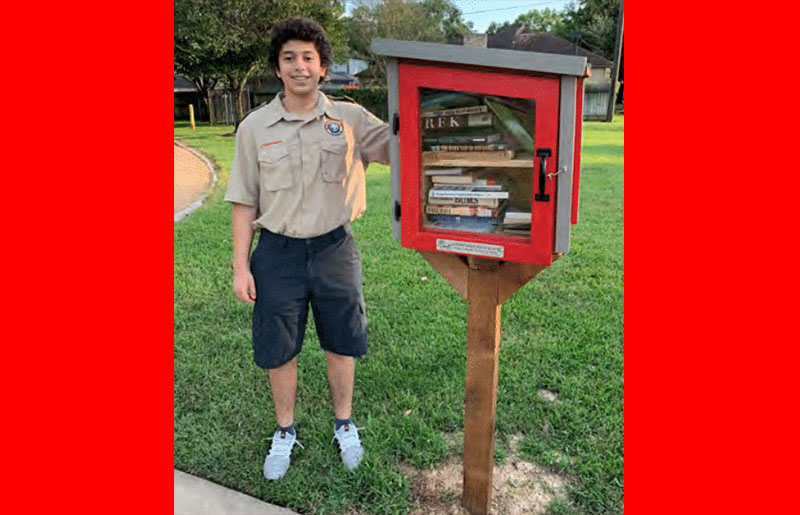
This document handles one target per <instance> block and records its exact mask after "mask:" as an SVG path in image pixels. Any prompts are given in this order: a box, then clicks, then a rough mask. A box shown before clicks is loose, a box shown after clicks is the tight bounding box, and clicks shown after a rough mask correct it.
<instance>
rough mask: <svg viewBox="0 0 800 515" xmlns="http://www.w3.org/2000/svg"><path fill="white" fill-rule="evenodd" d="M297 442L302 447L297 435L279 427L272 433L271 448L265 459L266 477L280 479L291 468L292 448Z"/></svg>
mask: <svg viewBox="0 0 800 515" xmlns="http://www.w3.org/2000/svg"><path fill="white" fill-rule="evenodd" d="M295 444H297V445H299V446H300V447H301V448H302V447H303V444H301V443H300V442H298V441H297V435H293V434H292V433H287V432H286V431H281V430H280V429H278V430H277V431H275V434H274V435H272V445H271V446H270V448H269V454H267V457H266V459H265V460H264V477H265V478H267V479H269V480H272V481H274V480H276V479H280V478H282V477H283V476H284V474H286V471H287V470H289V462H290V461H291V456H292V448H293V447H294V446H295Z"/></svg>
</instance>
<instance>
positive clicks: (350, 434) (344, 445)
mask: <svg viewBox="0 0 800 515" xmlns="http://www.w3.org/2000/svg"><path fill="white" fill-rule="evenodd" d="M343 427H347V424H345V425H344V426H343ZM353 429H355V430H356V431H357V430H359V429H364V428H363V427H357V426H356V425H355V424H353ZM356 431H348V430H344V431H342V430H341V429H340V430H339V431H334V433H333V439H332V440H331V443H333V442H334V441H336V437H337V436H338V437H339V447H340V448H341V450H342V452H344V451H346V450H348V449H350V448H352V447H358V446H360V445H361V439H360V438H359V437H358V433H357V432H356Z"/></svg>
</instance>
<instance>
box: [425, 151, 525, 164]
mask: <svg viewBox="0 0 800 515" xmlns="http://www.w3.org/2000/svg"><path fill="white" fill-rule="evenodd" d="M514 155H515V154H514V151H513V150H510V149H508V150H482V151H465V152H452V151H448V152H444V151H439V150H437V151H423V152H422V164H423V165H431V164H433V163H436V162H439V161H443V160H448V159H459V160H465V161H508V160H510V159H514Z"/></svg>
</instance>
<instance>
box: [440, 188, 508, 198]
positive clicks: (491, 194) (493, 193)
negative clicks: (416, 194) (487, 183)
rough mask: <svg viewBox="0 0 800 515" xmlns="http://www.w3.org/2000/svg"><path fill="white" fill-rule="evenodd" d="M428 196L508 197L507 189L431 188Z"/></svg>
mask: <svg viewBox="0 0 800 515" xmlns="http://www.w3.org/2000/svg"><path fill="white" fill-rule="evenodd" d="M429 197H430V198H495V199H502V198H508V192H507V191H459V190H451V189H441V190H437V189H431V190H430V192H429Z"/></svg>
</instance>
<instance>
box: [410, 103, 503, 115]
mask: <svg viewBox="0 0 800 515" xmlns="http://www.w3.org/2000/svg"><path fill="white" fill-rule="evenodd" d="M488 111H489V108H488V107H487V106H485V105H481V106H472V107H459V108H456V109H444V110H442V111H429V112H427V113H422V117H423V118H431V117H436V116H453V115H462V114H479V113H486V112H488Z"/></svg>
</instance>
